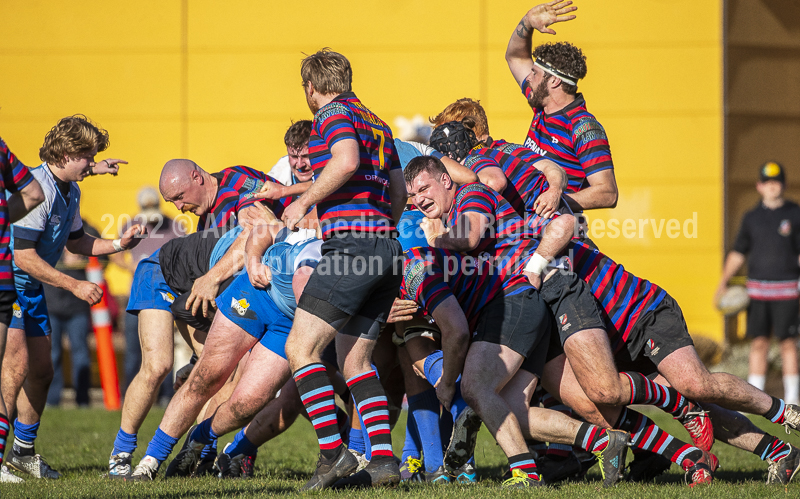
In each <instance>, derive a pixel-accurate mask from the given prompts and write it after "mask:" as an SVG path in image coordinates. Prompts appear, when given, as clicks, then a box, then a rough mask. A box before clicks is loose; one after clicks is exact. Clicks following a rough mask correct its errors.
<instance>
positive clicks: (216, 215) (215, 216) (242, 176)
mask: <svg viewBox="0 0 800 499" xmlns="http://www.w3.org/2000/svg"><path fill="white" fill-rule="evenodd" d="M211 176H212V177H214V178H216V179H217V182H218V185H217V199H216V201H215V202H214V206H213V207H212V208H211V211H209V212H208V213H206V214H205V215H203V216H201V217H200V220H199V221H198V222H197V230H207V229H214V228H216V227H227V228H232V227H235V226H236V225H237V222H236V215H237V214H238V213H239V210H241V209H244V208H246V207H248V206H250V205H252V204H253V203H255V202H257V201H259V200H254V199H251V198H249V197H248V196H247V194H250V193H252V192H258V191H259V190H261V187H262V186H263V185H264V182H277V180H275V179H274V178H272V177H270V176H269V175H267V174H266V173H263V172H260V171H258V170H254V169H252V168H250V167H247V166H242V165H238V166H231V167H230V168H225V169H224V170H222V171H221V172H218V173H212V174H211ZM260 201H261V202H263V203H264V204H265V205H266V206H267V207H268V208H269V209H271V210H272V211H273V212H274V213H275V216H276V217H278V218H280V217H281V215H282V214H283V209H284V208H285V207H286V206H288V200H285V199H282V200H280V201H270V200H267V199H263V200H260Z"/></svg>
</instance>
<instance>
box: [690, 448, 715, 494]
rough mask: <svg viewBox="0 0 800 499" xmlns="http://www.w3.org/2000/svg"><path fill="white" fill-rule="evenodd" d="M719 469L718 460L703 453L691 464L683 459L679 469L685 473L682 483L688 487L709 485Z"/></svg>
mask: <svg viewBox="0 0 800 499" xmlns="http://www.w3.org/2000/svg"><path fill="white" fill-rule="evenodd" d="M718 467H719V460H718V459H717V456H715V455H714V454H710V453H708V452H706V451H703V456H702V457H701V458H700V459H698V460H697V461H694V462H692V461H691V460H689V459H684V460H683V463H681V468H683V470H684V471H685V472H686V475H684V481H685V482H686V484H687V485H688V486H689V487H694V486H695V485H709V484H711V482H713V481H714V476H713V473H714V471H716V469H717V468H718Z"/></svg>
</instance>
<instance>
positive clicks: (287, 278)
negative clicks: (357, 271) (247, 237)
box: [262, 228, 322, 319]
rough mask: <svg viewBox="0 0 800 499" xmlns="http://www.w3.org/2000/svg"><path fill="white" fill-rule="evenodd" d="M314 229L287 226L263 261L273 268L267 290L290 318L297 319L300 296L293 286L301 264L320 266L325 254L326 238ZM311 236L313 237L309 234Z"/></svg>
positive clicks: (279, 233) (276, 238) (281, 231)
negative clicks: (296, 312) (323, 244)
mask: <svg viewBox="0 0 800 499" xmlns="http://www.w3.org/2000/svg"><path fill="white" fill-rule="evenodd" d="M312 234H313V232H311V231H306V232H304V231H298V232H290V231H289V230H288V229H286V228H283V229H281V230H280V232H278V235H277V236H276V237H275V242H274V243H273V244H272V246H270V247H269V249H267V252H266V253H264V257H263V259H262V262H263V263H264V265H266V266H267V267H269V270H270V272H272V281H271V282H270V284H269V286H267V293H268V294H269V296H270V298H272V300H273V301H274V302H275V305H276V306H277V307H278V309H279V310H280V311H281V312H283V313H284V314H285V315H286V316H287V317H289V318H290V319H294V311H295V309H296V308H297V300H296V298H295V296H294V290H293V289H292V278H293V277H294V273H295V272H296V271H297V269H298V268H300V267H304V266H306V267H311V268H316V266H317V263H318V262H319V259H320V258H322V253H321V247H322V240H321V239H317V238H316V236H315V235H312ZM309 236H310V237H309Z"/></svg>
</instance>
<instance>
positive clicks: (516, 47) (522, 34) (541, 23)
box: [506, 0, 578, 85]
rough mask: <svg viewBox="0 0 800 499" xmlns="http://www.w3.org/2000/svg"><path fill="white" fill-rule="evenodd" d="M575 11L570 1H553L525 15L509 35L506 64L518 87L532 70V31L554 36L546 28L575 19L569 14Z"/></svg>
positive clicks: (553, 33)
mask: <svg viewBox="0 0 800 499" xmlns="http://www.w3.org/2000/svg"><path fill="white" fill-rule="evenodd" d="M577 9H578V8H577V7H574V6H572V1H571V0H553V1H552V2H547V3H543V4H541V5H537V6H536V7H534V8H532V9H531V10H529V11H528V12H527V13H526V14H525V17H523V18H522V20H521V21H520V22H519V24H518V25H517V27H516V28H515V29H514V33H512V34H511V39H509V40H508V48H506V62H507V63H508V68H509V69H510V70H511V74H512V75H514V79H515V80H516V81H517V84H518V85H522V81H523V80H525V78H527V77H528V74H529V73H530V72H531V69H532V68H533V59H532V58H531V48H532V42H531V38H532V36H533V30H534V29H535V30H537V31H539V32H540V33H547V34H550V35H555V34H556V32H555V31H553V30H552V29H550V28H549V27H548V26H550V25H551V24H555V23H560V22H564V21H570V20H572V19H575V15H574V14H569V13H570V12H574V11H575V10H577Z"/></svg>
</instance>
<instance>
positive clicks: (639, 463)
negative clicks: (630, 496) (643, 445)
mask: <svg viewBox="0 0 800 499" xmlns="http://www.w3.org/2000/svg"><path fill="white" fill-rule="evenodd" d="M670 466H672V461H670V460H669V459H667V458H666V457H664V456H662V455H661V454H656V453H655V452H647V451H642V452H637V453H635V454H634V455H633V460H632V461H631V463H630V464H629V465H628V476H627V477H626V479H627V480H628V481H629V482H652V481H653V480H655V478H656V477H657V476H661V475H663V474H664V473H666V472H667V470H669V468H670Z"/></svg>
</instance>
